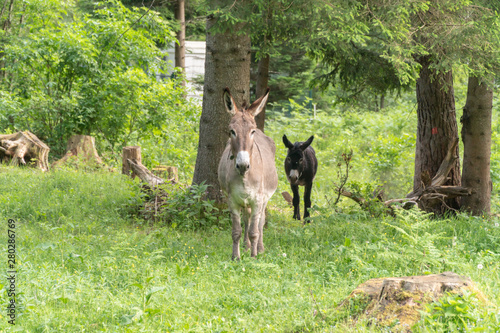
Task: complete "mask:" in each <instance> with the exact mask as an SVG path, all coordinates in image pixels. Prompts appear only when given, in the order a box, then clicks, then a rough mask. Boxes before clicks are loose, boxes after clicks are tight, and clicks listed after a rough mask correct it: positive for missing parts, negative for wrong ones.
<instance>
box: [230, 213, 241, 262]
mask: <svg viewBox="0 0 500 333" xmlns="http://www.w3.org/2000/svg"><path fill="white" fill-rule="evenodd" d="M231 220H232V221H233V228H232V236H233V260H235V259H236V260H240V238H241V221H240V209H238V208H231Z"/></svg>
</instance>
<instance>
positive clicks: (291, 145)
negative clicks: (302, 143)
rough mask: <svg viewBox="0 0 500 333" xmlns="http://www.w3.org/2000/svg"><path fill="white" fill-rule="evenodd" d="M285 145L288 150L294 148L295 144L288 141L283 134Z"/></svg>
mask: <svg viewBox="0 0 500 333" xmlns="http://www.w3.org/2000/svg"><path fill="white" fill-rule="evenodd" d="M283 143H284V144H285V147H287V148H288V149H292V148H293V144H292V143H291V142H290V141H288V138H287V137H286V134H283Z"/></svg>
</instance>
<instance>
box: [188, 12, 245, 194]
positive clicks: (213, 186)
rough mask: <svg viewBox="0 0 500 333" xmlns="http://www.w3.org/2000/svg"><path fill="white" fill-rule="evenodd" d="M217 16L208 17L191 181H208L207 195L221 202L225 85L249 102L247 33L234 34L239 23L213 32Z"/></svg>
mask: <svg viewBox="0 0 500 333" xmlns="http://www.w3.org/2000/svg"><path fill="white" fill-rule="evenodd" d="M216 20H217V19H216V18H214V17H209V18H208V20H207V41H206V58H205V85H204V89H203V107H202V113H201V118H200V135H199V142H198V155H197V158H196V166H195V170H194V176H193V184H200V183H202V182H205V183H206V184H208V185H210V187H209V189H208V193H207V194H208V197H209V198H210V199H212V200H216V201H217V202H222V194H221V191H220V186H219V181H218V177H217V168H218V165H219V160H220V158H221V156H222V152H223V151H224V147H225V146H226V142H227V140H228V124H229V120H230V118H231V117H230V115H229V113H227V112H226V110H225V107H224V104H223V100H222V93H223V89H224V88H225V87H229V88H230V89H231V92H232V93H233V96H234V98H235V99H236V102H237V103H238V104H240V105H242V104H246V105H248V102H249V98H250V93H249V87H250V36H249V35H248V34H237V31H238V30H240V28H242V27H241V26H235V27H234V29H232V30H231V31H226V32H225V33H220V34H215V33H213V32H212V30H211V28H212V27H213V26H214V24H215V23H216Z"/></svg>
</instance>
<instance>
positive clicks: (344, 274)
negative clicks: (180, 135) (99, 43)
mask: <svg viewBox="0 0 500 333" xmlns="http://www.w3.org/2000/svg"><path fill="white" fill-rule="evenodd" d="M414 113H415V112H414V105H412V104H409V105H399V106H398V107H397V108H394V109H393V110H390V111H387V112H379V113H373V114H366V113H351V114H349V115H341V114H323V113H319V114H317V115H316V117H315V118H314V119H313V118H312V115H304V114H302V115H299V114H296V115H295V116H294V117H291V118H290V117H284V116H278V115H277V114H275V115H271V117H270V119H271V120H270V121H269V122H268V124H267V126H268V127H267V133H268V134H269V135H271V136H272V137H273V138H274V140H275V141H276V143H277V146H278V153H277V164H278V170H279V177H280V183H279V187H278V190H277V192H276V194H275V195H274V196H273V198H272V200H271V202H270V205H269V206H268V207H269V209H268V213H269V215H268V228H267V229H265V231H264V245H265V247H266V252H265V253H264V254H263V255H260V256H259V257H258V259H257V260H253V259H251V258H250V257H249V254H248V253H242V260H241V261H239V262H234V261H232V260H231V242H232V241H231V232H230V223H229V221H228V218H227V214H216V213H215V212H214V210H215V208H213V207H212V206H211V205H210V204H207V203H204V202H203V201H201V200H193V199H192V198H191V197H190V195H189V193H190V192H186V191H184V192H183V190H181V189H179V190H178V192H179V193H180V194H178V195H173V196H172V198H173V199H172V200H173V201H175V202H173V203H170V204H169V209H171V214H170V215H167V214H165V215H162V216H160V217H159V218H158V220H157V221H152V220H151V219H144V218H143V215H141V214H139V213H138V211H139V210H140V207H141V205H142V204H143V202H144V200H145V199H146V198H145V197H144V194H143V193H141V191H140V187H139V184H138V183H137V182H134V181H130V180H128V179H127V178H126V177H125V176H122V175H120V174H119V173H118V172H110V171H105V170H100V171H96V172H88V171H84V170H81V169H80V170H79V169H77V168H67V169H62V170H58V171H53V172H49V173H45V174H42V173H40V172H37V171H35V170H31V169H26V168H12V167H9V166H0V220H1V221H3V223H2V225H3V227H2V229H1V232H0V247H1V249H2V251H1V252H2V253H3V255H4V258H2V259H1V260H0V263H1V264H0V269H1V270H2V271H3V272H5V271H7V270H8V268H7V244H8V237H7V220H8V219H15V221H16V229H15V231H16V251H17V252H16V255H17V261H16V269H17V281H16V289H17V290H16V291H17V292H18V294H17V295H18V297H17V308H16V310H17V320H16V325H15V326H12V325H10V324H9V323H8V318H7V317H6V310H2V311H0V331H19V332H84V331H85V332H101V331H102V332H273V331H276V332H350V331H356V332H364V331H366V332H377V331H384V332H389V331H391V326H383V327H381V326H377V325H370V323H369V322H368V319H366V318H362V317H361V318H360V319H353V318H355V317H354V315H357V314H359V313H362V311H363V309H360V308H359V307H358V306H356V305H355V304H354V305H353V306H352V307H349V308H348V309H347V310H342V311H341V310H338V308H337V305H338V304H339V303H340V302H342V300H344V299H345V298H346V297H347V296H348V295H349V293H350V292H351V291H352V290H353V289H354V288H355V287H356V286H357V285H359V284H360V283H362V282H364V281H366V280H368V279H370V278H375V277H390V276H407V275H421V274H431V273H440V272H444V271H454V272H456V273H458V274H462V275H467V276H469V277H471V278H472V280H473V281H474V282H475V283H476V285H477V287H478V289H479V290H480V291H481V292H482V294H484V296H485V297H486V298H487V301H488V302H487V303H484V302H480V301H478V300H477V298H476V297H473V296H472V297H471V298H468V299H466V300H460V302H459V303H458V305H459V306H460V307H459V309H460V311H458V310H456V309H455V308H453V309H455V310H454V311H455V312H453V311H452V312H453V313H452V314H453V315H450V314H448V315H445V314H444V311H443V310H442V309H441V310H440V309H439V308H438V307H434V308H433V309H429V311H428V314H427V315H428V318H430V320H427V321H422V322H421V323H420V324H419V325H418V326H417V327H415V331H422V332H428V331H430V332H434V331H443V332H446V331H458V330H459V329H462V331H469V330H473V329H475V330H476V331H484V332H498V331H500V312H499V308H498V306H499V305H500V276H499V272H500V227H499V223H500V218H499V217H498V213H499V212H498V188H497V187H496V184H494V195H493V201H492V213H493V214H492V216H490V217H484V218H482V217H471V216H468V215H466V214H463V213H459V214H457V215H456V216H449V217H444V218H439V219H435V218H432V217H431V216H429V215H427V214H424V213H422V212H420V211H417V210H411V211H398V212H397V215H396V217H391V216H387V215H383V214H378V213H379V212H377V211H372V212H364V211H361V210H360V209H359V208H358V207H357V206H356V205H355V204H353V203H352V202H350V201H349V200H348V199H343V200H342V201H340V203H339V204H338V205H337V206H335V207H334V206H333V202H334V199H335V193H334V191H333V188H334V183H335V182H337V181H338V174H337V172H338V162H339V161H340V159H339V158H340V157H339V156H340V154H341V153H343V152H348V151H350V149H352V150H353V159H352V163H351V165H352V169H351V170H350V177H349V181H350V183H349V186H351V188H356V189H358V190H359V191H362V192H363V191H365V192H368V191H370V190H372V189H373V188H374V187H375V186H377V185H381V186H383V187H384V190H385V192H386V194H387V195H388V196H389V197H398V196H403V195H404V194H405V193H407V191H408V190H409V189H410V187H411V182H412V175H413V150H414V141H415V129H416V121H415V114H414ZM494 126H495V134H494V137H493V141H494V142H497V141H498V137H497V133H498V131H497V129H498V128H497V127H496V126H498V125H497V122H496V121H495V125H494ZM284 133H286V134H287V136H288V137H289V138H290V140H292V141H303V140H305V139H307V138H308V137H309V136H310V135H311V134H315V141H314V143H313V146H314V148H315V149H316V152H317V155H318V159H319V161H320V169H319V171H318V176H317V180H316V183H315V185H314V190H313V196H312V200H313V208H314V209H313V213H312V217H313V218H312V223H311V224H310V225H308V226H305V227H304V226H303V225H302V224H300V223H299V222H297V221H294V220H292V218H291V217H292V209H291V208H290V207H288V206H287V205H286V203H285V202H284V200H283V199H282V198H281V195H280V192H282V191H287V190H288V191H289V189H288V185H287V184H286V179H285V176H284V174H283V172H282V163H283V160H284V157H285V155H286V150H285V148H284V147H283V146H282V143H281V136H282V135H283V134H284ZM192 153H193V152H187V154H192ZM496 156H498V152H497V150H496V147H494V148H493V153H492V157H493V159H494V158H495V157H496ZM174 162H175V161H170V164H172V163H174ZM497 166H498V164H497V162H495V161H492V175H493V178H494V181H495V174H496V173H498V172H499V171H500V168H497ZM7 289H8V283H7V281H6V279H2V280H1V281H0V295H1V303H2V304H3V305H2V308H3V309H5V308H6V306H4V305H6V304H7V302H8V297H7ZM462 320H463V321H462ZM432 322H435V323H436V324H432ZM395 324H397V323H394V325H395Z"/></svg>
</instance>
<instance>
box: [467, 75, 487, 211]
mask: <svg viewBox="0 0 500 333" xmlns="http://www.w3.org/2000/svg"><path fill="white" fill-rule="evenodd" d="M492 108H493V90H491V89H490V88H489V87H488V86H487V85H486V84H485V83H481V82H480V79H479V78H477V77H469V83H468V87H467V101H466V103H465V107H464V113H463V116H462V118H461V122H462V125H463V126H462V141H463V143H464V162H463V164H464V167H463V173H462V185H463V186H464V187H470V188H472V189H473V190H474V193H473V194H472V195H471V196H469V197H464V198H463V199H462V208H463V209H465V210H466V211H468V212H470V213H472V214H473V215H476V216H480V215H482V214H489V212H490V199H491V187H492V183H491V178H490V155H491V113H492Z"/></svg>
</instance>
